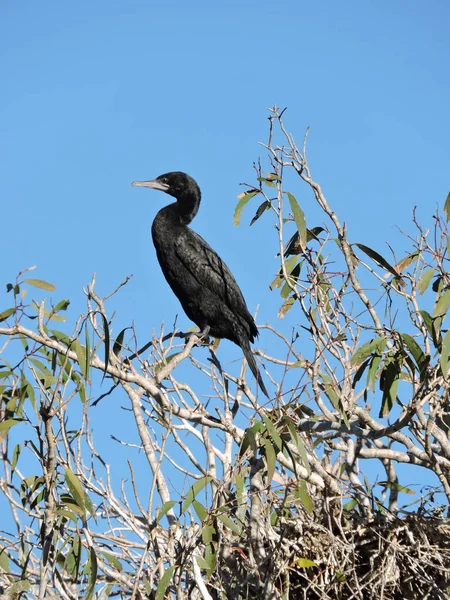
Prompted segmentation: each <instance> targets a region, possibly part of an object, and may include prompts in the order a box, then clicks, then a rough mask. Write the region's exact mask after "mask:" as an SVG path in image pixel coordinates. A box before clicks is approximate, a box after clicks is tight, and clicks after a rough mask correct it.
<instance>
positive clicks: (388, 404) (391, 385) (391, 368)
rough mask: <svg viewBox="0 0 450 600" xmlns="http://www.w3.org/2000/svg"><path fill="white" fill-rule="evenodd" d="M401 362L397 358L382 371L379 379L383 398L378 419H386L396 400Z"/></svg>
mask: <svg viewBox="0 0 450 600" xmlns="http://www.w3.org/2000/svg"><path fill="white" fill-rule="evenodd" d="M400 373H401V362H400V358H399V357H395V358H393V359H392V360H391V362H390V363H389V364H388V365H387V366H386V367H385V368H384V369H383V371H382V373H381V378H380V385H381V389H382V390H383V398H382V400H381V409H380V414H379V417H380V418H382V417H387V416H388V415H389V413H390V412H391V410H392V407H393V406H394V402H395V401H396V399H397V390H398V382H399V380H400Z"/></svg>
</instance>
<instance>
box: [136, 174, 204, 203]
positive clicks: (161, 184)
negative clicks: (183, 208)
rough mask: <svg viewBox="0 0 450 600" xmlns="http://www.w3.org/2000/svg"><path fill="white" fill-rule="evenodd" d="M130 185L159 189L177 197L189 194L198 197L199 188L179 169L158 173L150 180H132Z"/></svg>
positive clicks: (180, 197)
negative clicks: (162, 173)
mask: <svg viewBox="0 0 450 600" xmlns="http://www.w3.org/2000/svg"><path fill="white" fill-rule="evenodd" d="M131 185H134V186H136V187H148V188H151V189H153V190H161V192H165V193H166V194H170V195H171V196H173V197H174V198H177V199H182V198H184V197H186V196H191V195H195V196H198V197H200V188H199V187H198V185H197V183H196V181H195V180H194V179H192V177H190V176H189V175H187V174H186V173H182V172H181V171H173V172H172V173H164V175H160V176H159V177H157V178H156V179H153V180H152V181H133V183H132V184H131Z"/></svg>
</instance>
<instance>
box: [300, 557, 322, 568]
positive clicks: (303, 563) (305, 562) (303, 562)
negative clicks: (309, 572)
mask: <svg viewBox="0 0 450 600" xmlns="http://www.w3.org/2000/svg"><path fill="white" fill-rule="evenodd" d="M295 564H296V565H297V567H298V568H299V569H309V568H310V567H317V565H316V563H315V562H314V561H313V560H309V558H297V560H296V561H295Z"/></svg>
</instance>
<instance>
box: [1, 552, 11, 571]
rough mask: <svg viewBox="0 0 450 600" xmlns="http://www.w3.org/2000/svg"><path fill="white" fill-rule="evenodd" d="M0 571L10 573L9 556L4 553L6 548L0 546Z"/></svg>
mask: <svg viewBox="0 0 450 600" xmlns="http://www.w3.org/2000/svg"><path fill="white" fill-rule="evenodd" d="M0 571H4V572H5V573H9V572H10V568H9V556H8V553H7V552H6V548H4V547H3V546H0Z"/></svg>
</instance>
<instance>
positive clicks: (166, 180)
mask: <svg viewBox="0 0 450 600" xmlns="http://www.w3.org/2000/svg"><path fill="white" fill-rule="evenodd" d="M168 182H169V180H168V179H167V177H163V178H162V179H161V183H168Z"/></svg>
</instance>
